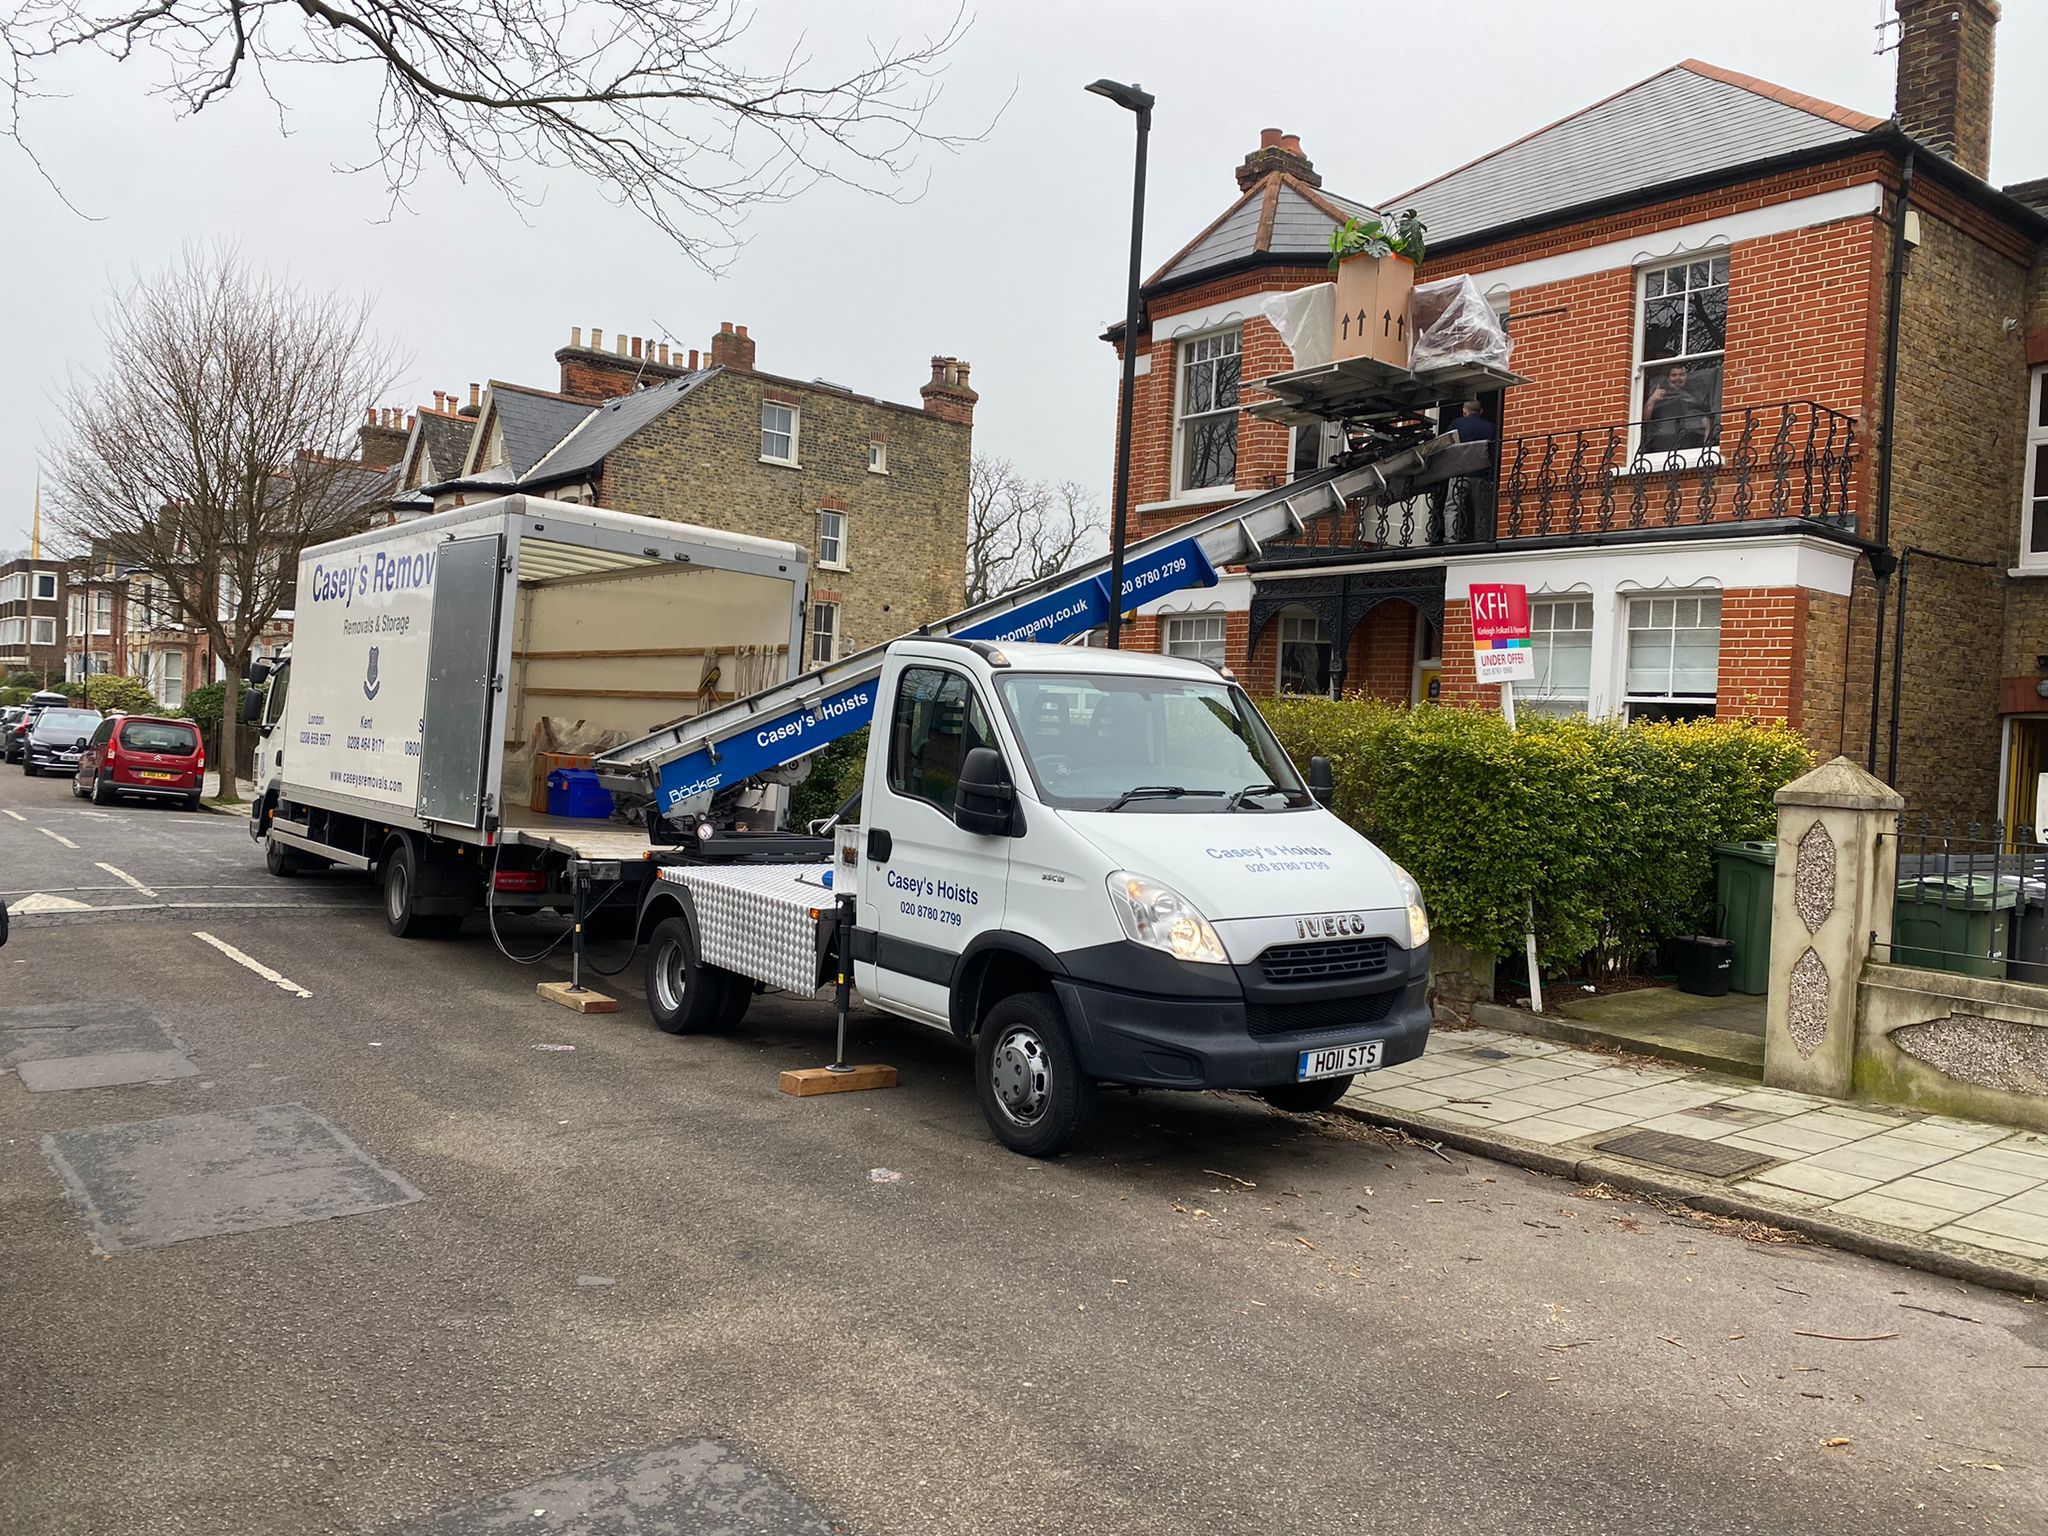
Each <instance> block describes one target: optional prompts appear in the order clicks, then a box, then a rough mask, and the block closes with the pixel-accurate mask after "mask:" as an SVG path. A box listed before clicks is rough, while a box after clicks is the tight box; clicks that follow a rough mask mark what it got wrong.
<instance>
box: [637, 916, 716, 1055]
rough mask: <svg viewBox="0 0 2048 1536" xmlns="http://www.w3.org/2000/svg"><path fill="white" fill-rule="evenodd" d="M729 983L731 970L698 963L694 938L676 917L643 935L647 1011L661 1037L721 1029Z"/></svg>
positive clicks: (685, 922)
mask: <svg viewBox="0 0 2048 1536" xmlns="http://www.w3.org/2000/svg"><path fill="white" fill-rule="evenodd" d="M731 980H732V973H731V972H730V971H721V970H720V969H718V967H717V966H715V965H706V964H705V963H704V962H703V961H702V960H701V959H699V958H698V955H697V935H696V934H695V933H694V932H692V931H691V928H690V921H689V919H688V918H686V917H684V916H682V915H681V914H680V913H671V914H670V915H669V916H667V917H664V918H663V919H662V920H661V921H660V922H658V923H656V924H655V925H654V931H653V932H652V933H650V934H649V935H648V936H647V1011H648V1012H649V1013H651V1014H653V1015H654V1022H655V1025H656V1026H657V1027H658V1028H660V1029H661V1030H663V1031H665V1032H666V1033H668V1034H671V1035H695V1034H701V1033H703V1032H704V1031H705V1030H707V1029H717V1028H719V1027H720V1026H721V1025H722V1024H724V1023H725V1022H726V1020H725V1017H724V1014H725V1010H726V1008H727V1007H728V1003H727V993H728V991H729V990H730V988H729V983H730V981H731Z"/></svg>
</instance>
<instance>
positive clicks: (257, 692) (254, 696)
mask: <svg viewBox="0 0 2048 1536" xmlns="http://www.w3.org/2000/svg"><path fill="white" fill-rule="evenodd" d="M262 723H263V690H262V689H261V688H251V689H250V690H249V691H248V692H247V693H245V694H243V695H242V724H244V725H261V724H262Z"/></svg>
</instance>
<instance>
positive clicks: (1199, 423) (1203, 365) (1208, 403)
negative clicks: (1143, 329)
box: [1173, 328, 1243, 494]
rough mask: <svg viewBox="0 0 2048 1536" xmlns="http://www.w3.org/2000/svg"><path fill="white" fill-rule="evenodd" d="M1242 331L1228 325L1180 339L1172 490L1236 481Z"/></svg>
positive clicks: (1202, 487) (1188, 489)
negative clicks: (1223, 328) (1228, 327)
mask: <svg viewBox="0 0 2048 1536" xmlns="http://www.w3.org/2000/svg"><path fill="white" fill-rule="evenodd" d="M1242 344H1243V343H1242V333H1241V332H1240V331H1238V330H1237V329H1235V328H1233V329H1231V330H1228V331H1217V332H1215V333H1214V334H1213V335H1208V336H1195V337H1192V338H1190V339H1189V340H1187V341H1183V342H1182V343H1181V344H1180V381H1179V388H1178V389H1177V390H1176V391H1175V396H1174V402H1173V410H1174V463H1175V475H1174V490H1175V492H1176V494H1178V493H1181V492H1186V491H1197V490H1204V489H1207V488H1208V487H1211V486H1221V487H1223V488H1225V489H1230V488H1233V487H1234V486H1235V485H1236V484H1237V394H1238V370H1239V367H1240V364H1241V362H1242V358H1241V356H1240V351H1241V348H1242Z"/></svg>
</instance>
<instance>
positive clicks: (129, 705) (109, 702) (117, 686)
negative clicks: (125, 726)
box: [77, 676, 157, 715]
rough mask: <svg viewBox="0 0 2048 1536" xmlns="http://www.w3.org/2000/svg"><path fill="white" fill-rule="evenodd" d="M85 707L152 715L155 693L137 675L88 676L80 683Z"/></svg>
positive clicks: (154, 708) (154, 706) (154, 705)
mask: <svg viewBox="0 0 2048 1536" xmlns="http://www.w3.org/2000/svg"><path fill="white" fill-rule="evenodd" d="M77 686H81V687H83V689H84V691H85V702H86V707H87V708H89V709H97V710H101V711H112V710H117V709H118V710H120V711H121V712H122V713H124V714H129V715H153V714H155V713H156V712H157V703H156V695H155V694H153V693H151V692H150V691H149V685H148V684H147V683H145V682H143V680H142V679H141V678H139V677H105V676H101V677H88V678H87V679H86V680H85V682H84V683H83V684H82V685H77Z"/></svg>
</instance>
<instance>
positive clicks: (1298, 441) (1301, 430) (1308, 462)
mask: <svg viewBox="0 0 2048 1536" xmlns="http://www.w3.org/2000/svg"><path fill="white" fill-rule="evenodd" d="M1343 448H1344V429H1343V427H1342V426H1340V425H1338V423H1336V422H1334V421H1319V422H1317V423H1316V424H1315V425H1314V426H1312V427H1296V428H1295V429H1294V445H1293V448H1292V450H1291V452H1290V453H1289V455H1288V470H1289V473H1288V476H1287V478H1288V479H1290V480H1299V479H1300V478H1301V477H1302V476H1303V475H1312V474H1314V473H1315V472H1316V471H1317V470H1319V469H1328V468H1329V467H1330V465H1331V464H1333V463H1334V462H1336V458H1337V455H1338V454H1339V453H1340V452H1342V451H1343Z"/></svg>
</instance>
